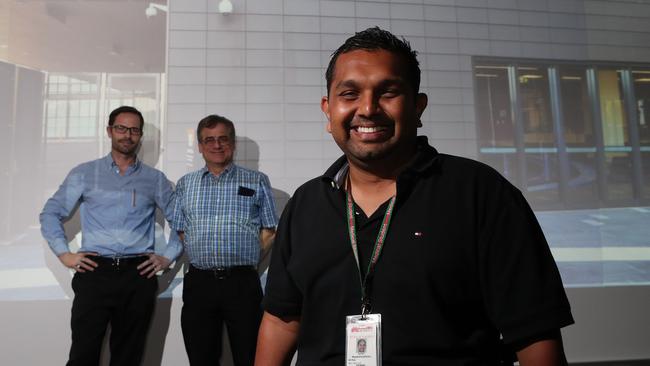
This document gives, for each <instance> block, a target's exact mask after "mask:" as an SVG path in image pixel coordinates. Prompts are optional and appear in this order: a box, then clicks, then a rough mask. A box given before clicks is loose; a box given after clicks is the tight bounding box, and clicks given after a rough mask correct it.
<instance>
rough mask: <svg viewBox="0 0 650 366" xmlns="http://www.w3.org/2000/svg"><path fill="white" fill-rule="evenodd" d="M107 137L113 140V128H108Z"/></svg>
mask: <svg viewBox="0 0 650 366" xmlns="http://www.w3.org/2000/svg"><path fill="white" fill-rule="evenodd" d="M106 135H107V136H108V138H109V139H112V138H113V130H112V129H111V126H106Z"/></svg>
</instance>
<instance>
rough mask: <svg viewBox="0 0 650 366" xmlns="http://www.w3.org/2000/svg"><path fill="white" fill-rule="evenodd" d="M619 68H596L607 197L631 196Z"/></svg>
mask: <svg viewBox="0 0 650 366" xmlns="http://www.w3.org/2000/svg"><path fill="white" fill-rule="evenodd" d="M621 72H622V70H613V69H609V70H608V69H602V70H598V88H599V101H600V114H601V124H602V128H603V145H604V149H605V151H604V153H605V180H606V185H607V186H606V191H607V197H606V199H607V200H609V201H625V200H630V199H632V198H633V194H634V191H633V186H632V182H633V180H632V156H631V153H632V147H631V146H630V136H629V128H628V118H627V115H626V113H625V105H624V102H623V91H622V82H621V80H622V78H621Z"/></svg>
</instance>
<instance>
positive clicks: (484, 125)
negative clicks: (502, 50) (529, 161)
mask: <svg viewBox="0 0 650 366" xmlns="http://www.w3.org/2000/svg"><path fill="white" fill-rule="evenodd" d="M474 79H475V81H476V98H477V99H476V110H477V115H476V117H477V122H478V123H477V128H478V136H479V153H480V155H481V160H483V161H485V162H486V163H487V164H490V165H491V166H493V167H494V168H496V169H497V170H499V171H500V172H501V174H503V175H504V176H505V177H506V178H508V179H509V180H511V181H513V182H516V181H517V177H518V169H517V149H516V147H515V146H516V145H515V128H514V118H513V116H512V107H511V103H510V91H509V86H508V85H509V82H508V65H506V64H489V63H480V64H478V65H476V66H474Z"/></svg>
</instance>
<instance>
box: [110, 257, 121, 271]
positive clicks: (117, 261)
mask: <svg viewBox="0 0 650 366" xmlns="http://www.w3.org/2000/svg"><path fill="white" fill-rule="evenodd" d="M111 266H112V267H113V268H115V269H117V270H120V257H113V261H112V262H111Z"/></svg>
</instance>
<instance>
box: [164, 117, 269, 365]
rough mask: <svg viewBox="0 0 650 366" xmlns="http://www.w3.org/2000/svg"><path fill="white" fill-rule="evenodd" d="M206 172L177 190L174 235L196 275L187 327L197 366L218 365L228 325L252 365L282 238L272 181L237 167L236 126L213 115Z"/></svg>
mask: <svg viewBox="0 0 650 366" xmlns="http://www.w3.org/2000/svg"><path fill="white" fill-rule="evenodd" d="M197 138H198V141H199V151H200V152H201V154H202V155H203V159H204V160H205V167H204V168H203V169H200V170H198V171H196V172H192V173H189V174H186V175H185V176H183V177H182V178H181V179H180V180H179V181H178V184H177V186H176V202H175V209H174V218H173V220H172V229H174V230H177V231H178V232H179V233H181V234H182V235H183V237H184V241H185V250H186V252H187V256H188V258H189V260H190V269H189V271H188V272H187V273H186V274H185V278H184V282H183V311H182V313H181V327H182V330H183V339H184V341H185V349H186V351H187V355H188V357H189V360H190V364H191V365H218V364H219V358H220V356H221V334H222V328H223V324H224V323H225V325H226V327H227V329H228V336H229V340H230V346H231V351H232V355H233V360H234V362H235V365H238V366H239V365H252V364H253V360H254V359H255V346H256V343H257V331H258V328H259V324H260V319H261V316H262V308H261V301H262V289H261V286H260V279H259V277H258V274H257V270H256V266H257V263H258V262H259V260H260V249H262V250H266V249H268V248H269V246H270V245H271V241H272V240H273V237H274V235H275V226H276V224H277V217H276V215H275V207H274V204H273V195H272V191H271V185H270V183H269V179H268V177H267V176H266V175H265V174H263V173H260V172H258V171H254V170H249V169H246V168H243V167H240V166H238V165H236V164H234V163H233V155H234V152H235V143H236V140H235V126H234V124H233V123H232V122H231V121H230V120H229V119H227V118H225V117H221V116H217V115H210V116H207V117H205V118H204V119H202V120H201V121H200V122H199V125H198V128H197Z"/></svg>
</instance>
